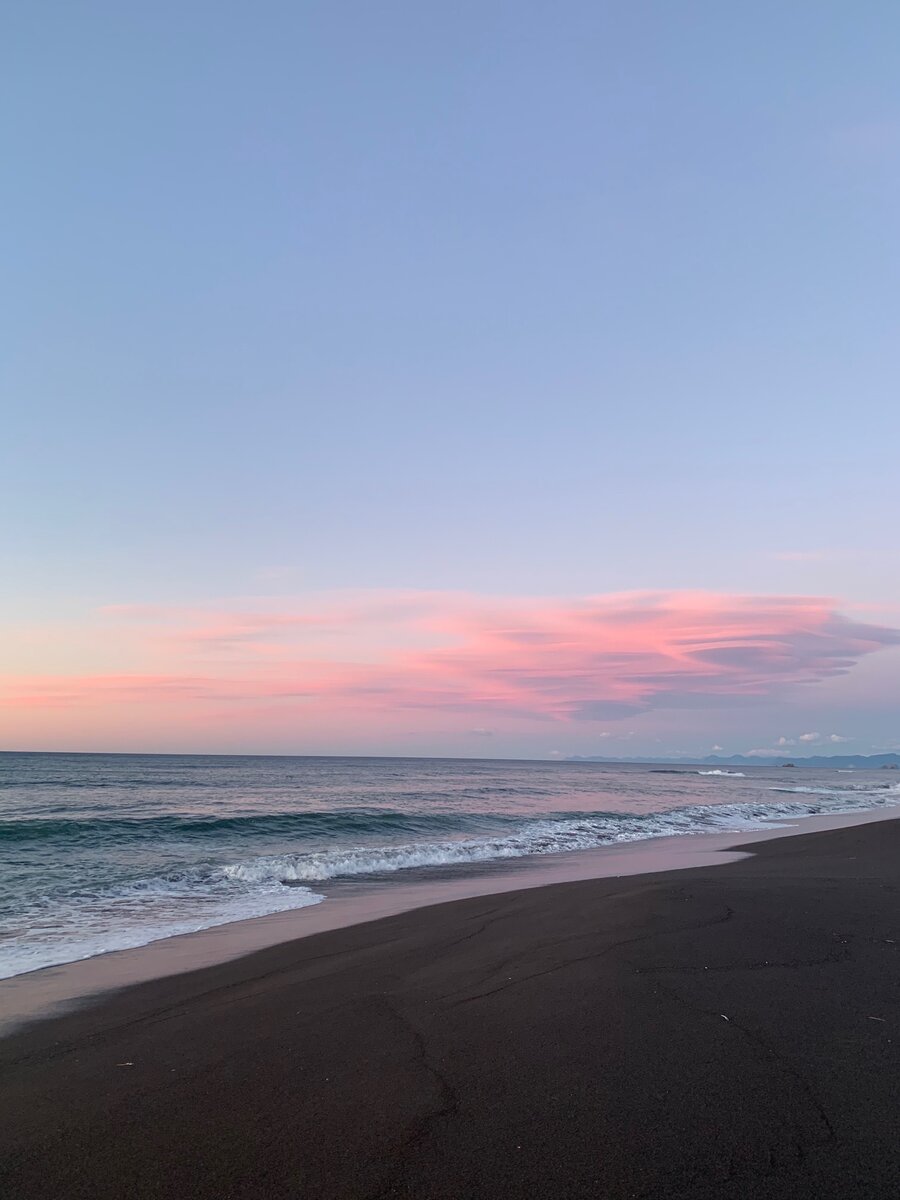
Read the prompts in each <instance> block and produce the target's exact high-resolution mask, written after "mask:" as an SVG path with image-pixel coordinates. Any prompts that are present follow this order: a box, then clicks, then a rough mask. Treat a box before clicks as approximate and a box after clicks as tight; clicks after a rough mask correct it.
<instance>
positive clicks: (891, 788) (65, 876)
mask: <svg viewBox="0 0 900 1200" xmlns="http://www.w3.org/2000/svg"><path fill="white" fill-rule="evenodd" d="M897 803H900V783H898V782H896V776H894V777H893V778H892V777H891V775H890V774H889V773H888V772H886V771H856V772H852V773H847V772H838V771H834V770H828V769H817V770H813V769H807V768H802V767H799V768H795V769H786V768H781V769H775V768H747V769H746V770H743V769H742V770H730V769H722V768H710V767H702V766H697V767H693V766H686V765H675V766H670V767H667V766H661V765H646V766H645V765H639V764H610V763H586V762H521V761H484V760H459V759H390V758H368V759H367V758H290V757H271V758H269V757H250V756H247V757H243V756H240V757H239V756H235V757H230V756H201V755H124V754H110V755H104V754H73V755H68V754H13V753H6V754H0V978H4V977H8V976H12V975H17V974H21V973H23V972H26V971H31V970H35V969H37V968H39V967H45V966H50V965H54V964H59V963H65V962H72V961H75V960H77V959H82V958H88V957H90V956H92V955H95V954H100V953H103V952H105V951H108V950H114V949H121V948H125V947H133V946H141V945H145V944H146V943H148V942H151V941H155V940H157V939H159V938H164V937H168V936H171V935H173V934H177V933H187V932H190V931H194V930H199V929H206V928H210V927H212V926H215V925H221V924H225V923H226V922H229V921H236V920H243V919H245V918H248V917H256V916H262V915H265V914H269V913H275V912H282V911H285V910H288V909H295V908H303V907H305V906H307V905H312V904H320V903H322V902H325V903H327V897H329V896H333V895H335V894H338V893H339V892H340V889H341V888H342V887H346V886H347V884H348V883H350V882H354V883H355V884H356V885H359V884H360V883H365V882H366V881H370V882H372V883H373V884H374V883H376V882H377V883H378V884H379V886H384V885H385V884H388V885H389V884H390V883H391V881H397V880H405V881H408V880H410V879H414V878H423V877H428V876H432V877H433V876H435V875H437V874H443V875H445V876H446V874H447V873H452V874H459V873H465V872H472V871H475V870H478V869H484V865H485V864H488V865H489V864H492V863H493V864H499V863H502V862H508V861H509V860H513V859H527V858H528V857H529V856H535V855H551V854H565V853H566V852H568V851H574V850H585V849H590V848H592V847H601V846H609V845H614V844H616V843H622V842H633V841H638V840H640V839H643V838H656V837H665V836H670V835H675V834H691V833H698V834H699V833H710V832H723V831H735V832H738V831H740V832H743V831H746V830H752V829H760V828H765V826H766V824H767V822H770V821H772V820H777V819H784V820H790V819H792V818H796V817H802V816H806V815H811V814H816V813H841V812H852V811H854V810H857V809H873V808H877V807H880V806H885V805H892V804H897Z"/></svg>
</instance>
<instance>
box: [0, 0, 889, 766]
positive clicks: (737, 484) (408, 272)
mask: <svg viewBox="0 0 900 1200" xmlns="http://www.w3.org/2000/svg"><path fill="white" fill-rule="evenodd" d="M898 36H900V11H898V9H897V8H896V7H895V6H894V5H889V4H886V3H863V4H859V5H854V6H848V5H843V4H841V5H839V4H829V3H815V4H813V3H795V4H792V5H789V6H786V5H780V4H774V3H760V4H756V5H752V6H744V7H738V6H731V5H727V6H726V5H719V4H713V3H693V4H691V3H687V4H682V5H672V4H663V3H641V4H625V3H608V4H579V3H568V4H562V5H549V4H522V3H517V4H498V3H479V4H468V3H462V4H456V5H433V4H412V3H408V4H407V3H404V4H398V3H395V4H390V3H389V4H383V5H379V6H371V5H363V4H359V3H357V4H347V3H329V4H327V5H325V4H314V3H310V4H304V5H296V4H286V3H284V4H283V3H266V4H263V5H249V4H245V3H242V4H237V3H216V4H211V3H192V4H187V5H185V4H177V5H176V4H173V3H160V4H157V5H154V6H152V7H146V6H145V7H143V8H141V7H139V6H122V5H114V4H111V3H107V4H100V3H73V4H69V5H61V4H37V5H32V6H24V5H21V6H18V7H17V9H16V10H15V11H13V12H12V13H11V14H10V15H8V17H7V21H6V34H5V37H4V49H3V51H2V55H3V60H4V61H3V70H2V72H0V74H2V80H3V82H2V84H0V86H2V89H3V93H4V103H3V105H2V110H3V112H4V113H5V117H4V118H3V128H2V139H3V147H4V161H5V163H6V166H7V170H6V172H5V176H6V177H5V182H4V185H3V191H4V209H5V213H6V220H5V222H4V228H3V231H2V233H0V238H2V241H3V257H4V262H5V264H6V266H5V272H4V274H5V281H6V287H5V288H4V289H3V305H4V311H3V314H2V316H3V328H4V332H5V336H4V342H5V345H6V349H5V352H4V354H3V356H2V358H3V365H2V366H0V382H2V387H3V390H4V393H5V395H6V396H7V397H8V408H7V415H6V420H5V433H6V436H5V438H4V445H3V448H2V451H0V453H2V459H3V461H2V473H0V501H2V518H0V519H2V521H3V545H4V559H5V565H6V567H7V572H6V575H7V580H8V584H7V587H6V588H4V590H3V595H2V598H0V619H2V620H3V621H4V622H5V630H6V635H7V638H8V640H9V641H10V643H15V644H16V645H21V636H22V633H21V631H22V628H23V624H22V623H23V622H26V623H29V624H28V628H29V629H30V630H31V631H32V632H31V633H30V634H29V636H30V637H34V636H38V635H36V634H34V623H35V622H37V623H38V625H40V623H41V622H46V623H47V625H46V628H47V629H50V628H51V626H52V627H53V628H54V629H56V628H57V626H58V625H59V624H60V623H63V624H65V625H66V627H67V628H68V629H69V630H70V632H69V634H68V637H69V639H70V641H71V643H72V645H74V644H75V643H78V644H83V643H84V642H85V635H84V632H83V630H82V632H79V630H81V629H82V626H83V627H85V628H86V627H87V625H90V624H91V622H92V621H93V620H94V616H93V614H95V613H96V612H97V610H98V609H100V608H102V607H104V606H109V605H147V604H155V605H168V606H176V607H177V606H187V607H191V608H194V609H196V608H198V607H199V608H202V609H203V610H204V612H207V611H208V610H210V609H214V608H220V609H223V610H231V609H233V608H234V606H235V605H240V606H243V608H246V607H247V605H248V604H249V605H250V606H251V607H254V606H255V607H256V608H259V607H266V606H267V605H269V606H271V604H272V603H273V598H275V600H276V601H278V607H279V610H283V609H284V607H285V604H290V605H295V606H296V607H298V608H303V606H304V605H305V604H307V603H308V602H309V598H310V597H314V596H320V595H323V594H329V595H333V594H337V593H341V594H343V593H345V592H347V591H353V592H359V591H367V592H373V591H384V590H387V591H391V592H399V591H407V590H410V591H415V592H433V593H436V594H437V593H440V594H446V593H451V592H453V593H455V592H463V593H466V594H468V595H476V596H477V595H483V596H491V597H512V598H519V597H529V596H530V597H548V596H552V597H560V596H564V597H585V596H593V595H598V594H599V595H605V594H607V593H619V592H629V593H631V592H635V591H639V592H644V591H647V590H652V591H655V590H661V591H664V592H668V591H672V590H680V589H691V590H702V591H710V592H716V593H724V594H736V595H751V594H765V595H775V596H793V595H816V596H825V597H829V598H833V599H834V601H835V607H836V609H837V610H839V611H841V612H845V613H850V614H851V615H854V616H855V617H858V616H859V613H860V612H861V611H863V608H861V607H860V606H864V611H865V612H866V613H867V614H868V617H867V619H871V620H873V621H878V622H881V623H884V624H888V625H890V624H892V622H897V623H900V614H898V613H897V612H896V609H897V608H898V606H900V605H898V594H900V588H898V585H900V567H898V557H897V553H896V549H895V546H896V522H897V513H898V503H897V491H898V488H897V477H898V472H897V444H898V442H897V435H898V433H900V428H898V426H900V419H898V405H897V401H896V391H897V379H898V366H900V364H898V357H900V349H898V348H900V338H898V336H897V329H898V317H900V300H898V292H897V288H896V279H897V278H898V266H900V264H898V261H897V260H898V245H900V242H898V238H897V218H896V213H897V211H898V199H900V196H898V192H900V188H898V183H900V85H898V82H897V79H898V75H897V69H896V66H897V63H896V45H897V40H898ZM54 623H55V624H54ZM48 639H49V640H48V641H47V645H45V646H44V647H43V648H42V649H41V650H40V653H38V652H37V651H35V656H32V657H29V656H28V655H26V656H25V658H24V659H22V658H21V655H20V654H19V652H18V651H17V652H16V654H13V655H12V658H11V664H12V673H13V674H16V675H18V674H20V673H21V672H23V671H27V672H28V673H30V674H34V675H39V674H41V673H44V674H48V673H49V674H52V675H53V676H58V675H60V674H65V672H66V670H68V669H69V664H70V663H71V662H74V660H75V658H77V654H76V653H75V650H74V649H73V648H72V645H69V647H68V648H67V649H63V648H62V645H61V643H60V639H59V637H57V636H56V635H54V637H53V638H49V635H48ZM38 640H40V638H39V637H38ZM50 642H52V645H50ZM896 656H897V652H896V651H891V650H885V651H883V652H880V653H879V654H878V655H876V656H875V657H873V659H872V663H873V664H875V665H873V666H872V667H871V668H870V667H869V666H863V667H857V668H855V669H856V670H857V671H860V670H861V671H862V672H863V676H864V677H865V678H868V674H867V672H869V671H870V670H871V672H872V673H873V674H874V675H875V676H877V679H876V681H875V682H874V683H872V684H871V687H870V690H869V691H867V692H866V693H865V694H864V695H863V696H861V697H860V696H857V695H856V693H855V692H854V693H853V695H854V696H855V698H854V699H853V700H852V702H851V700H850V699H848V700H847V706H848V707H847V714H848V716H849V713H850V708H852V710H853V712H854V713H855V714H856V716H857V717H858V718H859V721H858V725H859V734H858V739H859V740H860V743H861V744H862V742H866V744H868V742H869V741H871V742H872V744H873V745H875V744H881V743H882V742H884V741H885V740H886V739H888V740H889V739H890V738H891V737H892V736H895V737H900V730H897V731H896V734H895V735H892V734H891V729H892V728H893V725H892V722H893V719H894V718H893V709H892V707H891V706H892V705H893V703H894V701H895V699H896V696H895V693H894V692H892V691H891V686H892V685H891V682H890V681H891V680H892V679H893V678H894V676H895V674H896V662H897V657H896ZM20 660H21V661H20ZM879 663H880V664H882V665H881V666H878V665H877V664H879ZM88 665H89V664H85V663H82V662H80V661H79V667H78V669H79V670H85V669H87V666H88ZM170 665H171V664H170ZM120 667H121V669H122V670H127V669H137V668H136V667H133V666H130V665H129V663H128V662H126V661H125V660H124V659H123V662H122V663H121V664H120ZM141 669H142V670H143V669H144V667H143V665H142V666H141ZM852 674H853V673H852V672H851V676H848V677H847V685H846V686H847V688H848V689H850V688H851V685H852V686H854V687H855V686H856V685H853V684H852V678H851V677H852ZM830 686H832V685H830V684H829V685H827V687H830ZM858 690H859V689H858V687H857V691H858ZM847 695H848V697H849V696H850V690H848V692H847ZM772 703H773V705H786V706H788V707H787V709H785V710H784V711H782V710H780V709H779V710H778V711H777V713H776V709H775V708H773V709H772V710H771V711H770V712H769V713H768V715H767V716H766V717H765V719H763V718H762V717H759V718H756V717H754V718H753V719H754V720H757V721H758V727H757V728H747V729H746V733H745V732H744V726H739V727H737V728H736V729H734V730H731V727H730V726H729V729H728V734H729V736H731V737H732V738H733V740H735V743H736V741H738V740H740V739H741V738H745V742H746V744H749V743H752V742H754V741H756V740H759V739H758V738H757V737H755V735H756V734H757V733H758V734H759V735H760V736H762V735H765V737H767V738H769V737H772V736H774V735H775V730H776V729H782V727H783V726H784V724H785V721H786V720H787V718H788V715H789V712H790V705H791V704H800V705H801V708H802V705H803V704H808V702H807V701H806V700H805V699H803V700H801V701H797V700H796V699H795V698H792V697H790V696H785V697H781V696H780V695H779V697H774V696H773V700H772ZM842 703H843V702H842V701H841V698H840V696H838V698H837V700H836V701H835V702H834V718H835V721H837V723H838V724H840V720H839V718H840V717H843V716H844V710H843V709H842V707H841V706H842ZM805 715H806V714H805V713H804V712H801V713H798V714H797V721H798V722H800V724H799V725H798V729H799V728H800V727H801V726H802V725H806V724H808V722H807V721H801V719H800V718H801V716H805ZM682 717H683V714H682ZM720 718H721V714H720V716H719V717H716V718H715V719H716V720H718V719H720ZM104 719H105V718H104ZM728 720H729V721H730V720H731V718H730V717H729V718H728ZM690 721H692V722H693V724H692V725H691V724H689V722H687V718H684V719H683V722H682V725H681V726H680V727H679V728H678V729H677V730H675V731H673V732H672V733H671V736H672V737H675V736H676V734H677V736H679V737H684V738H693V739H694V742H695V743H696V744H697V745H698V746H699V745H700V744H701V743H702V744H705V743H707V742H709V741H710V740H711V739H710V737H707V736H706V734H707V731H708V727H709V729H711V728H712V726H713V725H714V724H715V720H714V719H713V716H712V715H710V714H708V713H706V714H704V713H702V712H700V713H697V712H695V713H694V714H692V716H691V717H690ZM97 722H99V723H96V722H95V724H94V725H93V726H91V725H90V722H88V723H87V725H85V728H84V729H83V730H81V727H80V726H79V729H80V730H81V732H79V734H78V736H79V738H88V740H91V739H93V741H92V743H91V744H92V745H93V744H94V743H97V746H96V748H102V746H100V744H99V743H102V742H103V734H104V726H103V723H102V720H101V719H100V717H99V716H98V717H97ZM401 723H402V722H401ZM846 723H847V721H846V720H845V721H844V724H846ZM751 724H752V723H751ZM851 724H852V722H851ZM770 726H771V728H770ZM870 727H871V729H872V731H873V733H872V736H871V738H868V740H867V738H866V736H864V735H865V732H866V730H868V729H869V728H870ZM129 728H130V729H131V730H132V731H133V729H134V728H138V726H137V725H135V726H132V727H129ZM129 728H126V730H125V731H124V732H123V733H121V737H124V738H126V740H127V736H129ZM398 728H399V727H398ZM810 728H813V726H810ZM45 729H46V738H47V739H49V740H50V741H52V740H53V739H54V738H56V737H63V736H65V735H66V729H65V728H64V727H61V728H59V729H57V727H56V726H55V725H53V723H52V721H51V722H50V724H49V725H47V726H41V731H43V730H45ZM91 729H93V732H90V730H91ZM597 732H601V731H596V730H594V731H591V730H585V729H583V728H579V729H578V730H577V731H574V732H572V737H573V738H574V739H575V741H576V742H577V745H573V746H572V747H571V748H572V750H573V752H576V751H577V750H584V751H585V752H589V750H590V746H589V743H590V742H591V739H592V737H593V735H594V733H597ZM42 736H43V732H42ZM116 736H117V737H118V736H120V735H119V734H117V735H116ZM166 736H167V735H166V734H165V731H164V730H162V729H161V730H160V733H159V737H161V738H163V740H165V737H166ZM254 736H255V735H254ZM283 736H284V738H285V739H286V741H279V743H278V745H279V748H283V747H284V746H290V747H294V746H296V748H297V749H298V750H303V749H306V748H312V749H315V748H321V747H322V745H323V743H321V742H315V741H314V742H313V743H310V742H309V741H308V739H307V738H306V733H305V725H304V718H302V717H301V718H299V719H298V724H297V725H296V726H295V727H292V731H291V730H288V731H287V732H285V733H284V735H283ZM378 736H379V738H387V739H388V741H390V746H389V747H388V748H391V749H400V750H403V749H409V750H416V748H417V745H418V744H412V745H410V744H407V742H404V740H403V738H404V737H405V736H406V735H404V734H402V733H401V732H397V731H395V732H394V733H392V734H390V735H388V734H386V733H384V731H380V732H379V734H378ZM461 736H462V735H461V734H459V731H458V730H451V729H448V730H447V731H446V739H445V740H444V741H442V740H441V739H442V738H443V737H444V735H443V734H442V733H441V732H440V730H439V729H438V730H437V731H436V732H435V733H434V734H433V738H432V740H431V741H429V743H428V746H427V747H426V748H427V749H428V750H429V751H435V752H436V751H440V750H442V749H443V748H447V749H450V750H453V751H454V752H462V750H464V749H465V744H464V743H460V742H459V741H458V737H461ZM503 736H504V737H505V738H506V739H507V740H506V741H505V742H504V747H505V748H506V749H507V750H508V751H509V752H522V753H525V752H527V750H528V748H529V747H530V746H532V745H533V744H534V741H533V739H534V733H533V730H532V729H531V728H530V727H529V728H523V729H522V730H517V729H516V728H510V729H509V730H507V731H506V732H504V734H503ZM635 736H636V737H637V738H638V740H639V741H640V740H641V739H642V738H644V737H645V736H646V739H647V740H646V745H647V748H650V746H651V742H652V741H653V738H655V737H657V736H659V730H654V729H652V728H651V727H650V725H649V724H648V726H647V729H646V731H644V730H643V728H642V729H640V730H638V733H637V734H636V735H635ZM668 736H670V734H669V733H668V732H666V737H668ZM854 736H857V735H854ZM334 737H335V738H337V741H336V742H335V743H333V744H332V743H331V742H329V743H328V745H329V747H332V748H334V749H353V748H354V746H355V742H354V739H353V736H351V735H350V734H349V733H348V735H347V737H346V738H345V739H344V741H343V742H342V741H341V738H340V736H339V734H338V733H335V734H334ZM454 739H457V740H454ZM250 743H252V744H250ZM250 743H248V745H247V746H246V748H248V749H254V748H257V747H259V748H268V746H267V745H263V743H261V742H258V741H257V740H254V739H252V738H251V739H250ZM378 744H379V745H380V744H381V742H379V743H378ZM385 744H386V745H387V743H385ZM692 744H693V743H692ZM460 746H462V750H461V749H460ZM198 748H200V749H202V748H205V746H198ZM367 748H371V747H367ZM541 748H542V749H544V747H543V746H542V747H541ZM734 748H745V747H744V745H743V744H742V745H741V746H738V745H737V744H735V746H734Z"/></svg>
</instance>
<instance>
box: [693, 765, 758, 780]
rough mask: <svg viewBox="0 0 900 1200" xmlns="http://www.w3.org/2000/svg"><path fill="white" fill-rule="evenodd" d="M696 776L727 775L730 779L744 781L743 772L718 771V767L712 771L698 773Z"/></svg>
mask: <svg viewBox="0 0 900 1200" xmlns="http://www.w3.org/2000/svg"><path fill="white" fill-rule="evenodd" d="M697 774H698V775H728V776H729V777H730V778H732V779H745V778H746V775H745V774H744V772H743V771H720V770H719V769H718V767H717V768H716V769H715V770H714V771H698V772H697Z"/></svg>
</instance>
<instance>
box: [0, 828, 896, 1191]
mask: <svg viewBox="0 0 900 1200" xmlns="http://www.w3.org/2000/svg"><path fill="white" fill-rule="evenodd" d="M746 849H747V846H746V845H742V846H741V850H746ZM898 951H900V821H898V820H888V821H879V822H877V823H874V824H864V825H858V826H853V827H850V828H845V829H841V830H835V831H830V832H818V833H809V834H801V835H797V836H792V837H787V838H780V839H777V840H769V841H764V842H761V843H759V844H758V845H757V846H756V847H755V848H754V854H753V857H749V858H743V859H741V860H740V861H738V862H732V863H731V864H729V865H725V866H715V867H700V868H692V869H689V870H681V871H672V872H664V873H657V874H653V875H641V876H632V877H628V878H621V879H609V878H606V879H592V880H583V881H578V882H569V883H560V884H552V885H549V886H547V887H540V888H531V889H528V890H524V891H515V892H508V893H505V894H495V895H487V896H480V897H476V898H473V899H466V900H461V901H456V902H453V903H448V904H441V905H438V906H435V907H430V908H420V909H416V910H415V911H412V912H406V913H402V914H400V915H396V916H391V917H388V918H386V919H384V920H380V921H375V922H371V923H368V924H361V925H352V926H349V927H347V928H343V929H336V930H331V931H328V932H323V933H319V934H315V935H312V936H310V937H306V938H303V939H299V940H296V941H293V942H288V943H285V944H281V945H278V946H273V947H270V948H267V949H264V950H261V951H259V952H257V953H254V954H250V955H247V956H245V957H243V958H240V959H237V960H235V961H232V962H227V963H221V964H219V965H216V966H211V967H206V968H204V969H202V970H199V971H194V972H190V973H184V974H179V975H174V976H171V977H168V978H164V979H159V980H155V981H152V982H147V983H142V984H140V985H138V986H135V987H132V988H129V989H126V990H124V991H122V992H119V993H116V994H113V995H110V996H108V997H106V998H105V999H102V1000H100V1001H98V1002H95V1003H93V1004H91V1005H90V1006H88V1007H86V1008H84V1009H83V1010H81V1011H77V1012H74V1013H71V1014H69V1015H67V1016H64V1017H61V1018H58V1019H55V1020H52V1021H45V1022H41V1023H39V1024H36V1025H33V1026H31V1027H30V1028H27V1029H25V1030H23V1031H22V1032H20V1033H18V1034H15V1035H13V1036H11V1037H9V1038H7V1039H5V1040H4V1041H2V1042H0V1111H2V1114H3V1116H2V1118H0V1195H2V1196H3V1197H4V1200H5V1197H6V1196H9V1197H17V1198H21V1200H29V1198H37V1197H40V1198H42V1200H43V1198H50V1197H53V1198H54V1200H68V1198H70V1197H72V1198H75V1197H85V1198H87V1197H90V1198H91V1200H105V1198H109V1200H112V1198H115V1200H121V1198H122V1197H126V1196H127V1197H134V1198H145V1197H147V1198H149V1197H166V1198H173V1200H174V1198H175V1197H178V1198H179V1200H181V1198H182V1197H202V1198H205V1197H209V1198H212V1197H216V1200H221V1198H227V1197H240V1198H243V1197H254V1198H255V1197H281V1196H296V1197H301V1198H310V1200H312V1198H315V1200H331V1198H334V1200H337V1198H344V1197H348V1198H356V1197H359V1198H361V1197H371V1198H372V1200H375V1198H376V1197H378V1198H383V1197H392V1196H397V1197H401V1196H402V1197H417V1198H418V1197H446V1198H448V1200H449V1198H451V1197H452V1198H458V1197H473V1198H478V1200H481V1198H484V1200H488V1198H491V1200H497V1198H504V1197H522V1198H524V1197H528V1198H529V1200H535V1198H540V1197H546V1196H551V1197H614V1198H616V1200H618V1198H619V1197H622V1198H623V1200H624V1198H625V1197H660V1198H662V1197H698V1198H700V1197H703V1198H707V1197H708V1198H709V1200H712V1198H713V1197H715V1198H719V1197H788V1196H790V1197H810V1198H811V1197H816V1198H817V1200H818V1198H826V1197H835V1198H838V1197H840V1198H841V1200H844V1198H846V1197H867V1198H872V1197H882V1196H884V1197H893V1196H896V1195H900V1138H898V1123H900V1122H898V1116H900V1055H898V1044H900V1043H898V1040H897V1036H898V1018H900V958H898Z"/></svg>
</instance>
